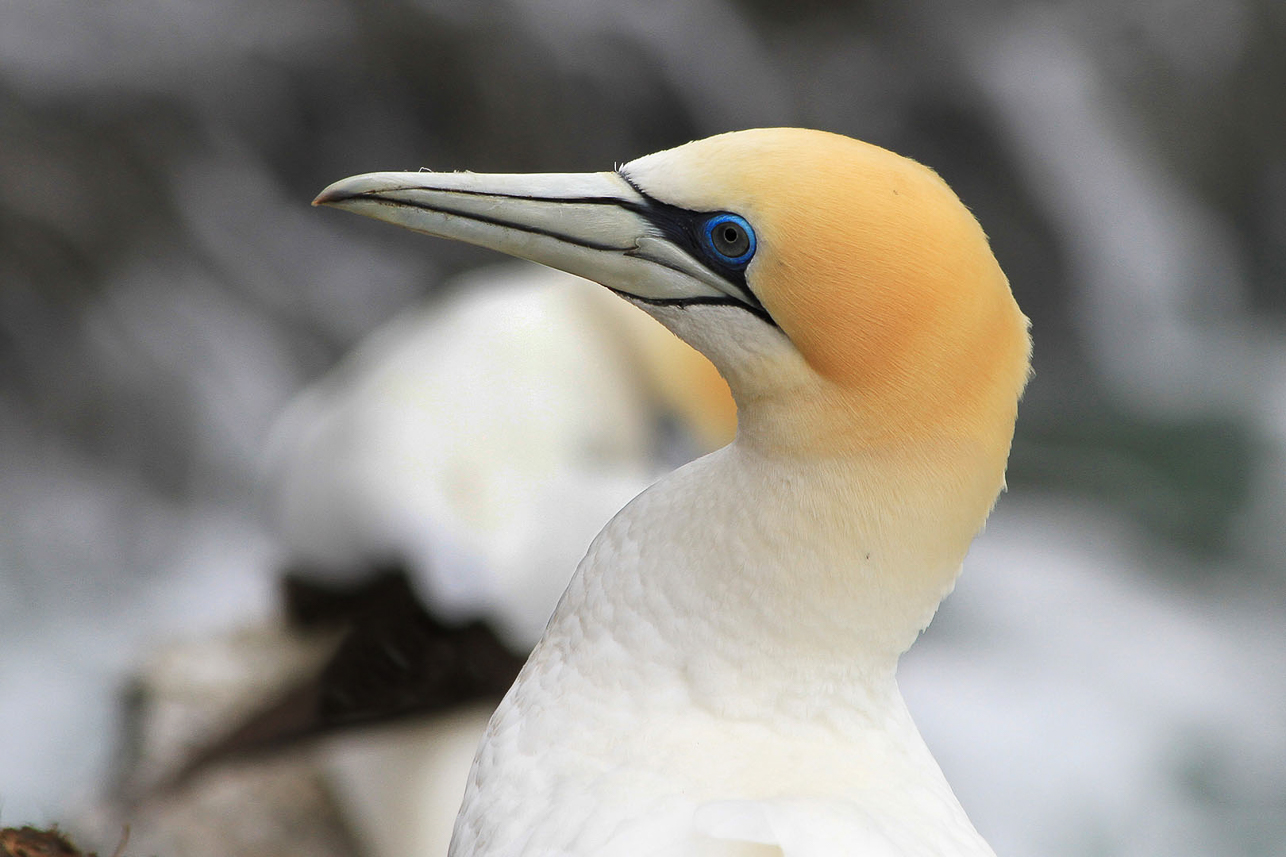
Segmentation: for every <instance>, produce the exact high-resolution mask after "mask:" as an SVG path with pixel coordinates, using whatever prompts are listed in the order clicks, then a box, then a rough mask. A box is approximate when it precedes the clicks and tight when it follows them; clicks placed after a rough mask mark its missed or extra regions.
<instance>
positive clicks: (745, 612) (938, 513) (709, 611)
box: [550, 438, 976, 718]
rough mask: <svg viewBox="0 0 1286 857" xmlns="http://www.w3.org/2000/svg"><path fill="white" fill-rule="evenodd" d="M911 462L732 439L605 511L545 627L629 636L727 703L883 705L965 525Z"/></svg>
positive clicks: (752, 706)
mask: <svg viewBox="0 0 1286 857" xmlns="http://www.w3.org/2000/svg"><path fill="white" fill-rule="evenodd" d="M906 466H907V462H904V461H901V460H895V459H891V458H880V457H877V456H870V457H866V458H854V457H845V458H836V459H830V460H812V461H800V460H795V459H784V458H782V457H780V456H776V455H765V454H764V453H763V452H761V451H759V450H757V449H756V448H755V447H754V444H753V443H750V442H747V440H746V439H744V438H739V439H738V440H737V441H736V442H734V443H733V444H732V445H731V446H728V447H725V448H724V449H722V450H719V451H718V452H715V453H712V454H711V455H708V456H706V457H705V458H702V459H698V460H697V461H695V462H693V463H692V464H689V465H688V466H686V467H684V468H682V469H680V470H678V471H676V472H675V473H672V474H670V475H669V476H668V477H666V478H665V479H662V480H661V481H660V482H658V483H657V484H656V485H654V486H653V487H652V488H650V489H649V490H648V491H646V492H644V494H642V495H640V497H639V498H637V499H636V500H635V501H634V502H633V503H631V504H630V505H629V506H627V507H626V508H625V509H624V510H622V511H621V513H620V514H618V515H617V517H616V518H614V519H613V520H612V522H611V523H610V524H609V525H608V526H607V528H606V529H605V530H604V532H603V533H602V535H600V537H599V538H598V539H597V540H596V541H595V543H594V545H593V546H592V547H591V549H590V553H589V555H588V556H587V557H586V560H585V562H584V563H583V564H582V566H581V568H580V570H579V572H578V575H577V577H576V579H575V580H574V581H573V583H572V586H571V587H570V588H569V590H568V594H567V596H566V597H565V598H564V601H563V603H562V604H561V605H560V607H559V611H558V613H557V614H556V615H555V618H554V621H553V622H552V623H551V626H550V633H551V634H553V635H556V636H561V637H563V638H565V639H570V638H586V637H593V636H595V635H606V636H608V637H610V638H613V639H615V640H617V641H620V642H621V643H622V644H627V641H635V640H638V641H640V645H645V648H646V651H647V653H648V656H649V659H648V663H649V667H651V668H659V669H661V670H663V671H666V672H668V673H669V674H674V673H678V674H680V675H682V676H683V681H684V685H685V688H686V690H687V691H688V692H690V693H692V694H693V695H694V696H695V697H696V698H697V700H698V701H700V702H701V704H703V705H704V706H707V707H710V708H715V709H718V710H719V711H720V712H721V713H722V714H725V715H729V716H737V715H738V714H739V713H742V714H744V715H745V716H751V715H753V714H754V713H755V712H763V711H772V710H774V709H776V710H779V711H781V710H787V711H791V712H794V713H795V714H796V715H799V716H802V717H809V718H816V717H825V718H834V717H838V718H849V717H863V716H869V715H871V714H872V713H879V712H887V711H889V710H891V709H890V705H891V702H890V700H892V699H895V698H896V687H895V685H894V682H893V675H894V671H895V668H896V664H897V658H898V656H899V655H900V654H901V653H902V652H903V651H905V650H906V648H907V647H908V646H910V644H911V643H912V642H913V641H914V639H915V637H916V635H917V634H918V633H919V631H920V630H921V629H922V628H923V627H924V626H925V625H927V624H928V621H929V619H930V618H932V615H933V612H934V611H935V610H936V608H937V605H938V602H939V601H940V600H941V598H942V596H943V595H945V594H946V592H947V591H949V590H950V588H951V586H952V585H953V582H954V580H955V576H956V573H957V571H958V569H959V566H960V562H961V560H962V558H963V556H964V552H965V550H966V548H967V546H968V541H969V537H970V536H972V531H970V532H969V533H968V534H967V535H962V536H961V537H958V538H957V537H953V536H951V535H950V534H951V533H953V532H954V531H955V530H957V529H958V528H957V527H955V526H954V525H953V524H952V523H951V522H950V521H948V520H946V519H947V518H949V517H950V513H949V512H948V511H947V510H945V509H944V508H942V506H943V505H944V503H943V502H942V498H940V497H932V496H929V494H930V492H925V491H922V490H919V489H918V488H917V483H916V482H915V480H908V479H906V478H905V475H906V471H905V467H906ZM644 523H645V524H646V526H645V527H644V526H642V524H644ZM975 529H976V527H975ZM604 603H606V604H609V605H611V607H610V609H609V610H606V611H604V610H603V609H602V607H601V605H602V604H604Z"/></svg>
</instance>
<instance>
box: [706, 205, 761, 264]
mask: <svg viewBox="0 0 1286 857" xmlns="http://www.w3.org/2000/svg"><path fill="white" fill-rule="evenodd" d="M704 234H705V242H706V246H707V247H708V248H710V250H712V251H713V252H714V254H715V256H716V257H717V258H718V259H719V260H720V261H723V262H725V263H727V264H729V265H744V264H745V263H746V262H749V261H750V257H751V256H753V255H755V230H753V229H751V228H750V224H749V223H747V222H746V219H745V218H744V217H739V216H737V215H735V214H716V215H714V216H713V217H711V218H710V219H709V220H707V221H706V223H705V230H704Z"/></svg>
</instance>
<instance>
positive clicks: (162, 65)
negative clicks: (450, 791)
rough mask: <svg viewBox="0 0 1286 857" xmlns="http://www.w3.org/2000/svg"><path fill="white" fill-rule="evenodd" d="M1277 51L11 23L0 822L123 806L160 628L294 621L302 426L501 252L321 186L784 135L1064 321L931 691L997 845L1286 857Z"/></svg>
mask: <svg viewBox="0 0 1286 857" xmlns="http://www.w3.org/2000/svg"><path fill="white" fill-rule="evenodd" d="M1283 44H1286V5H1283V4H1281V3H1279V2H1275V0H1219V2H1200V0H1126V2H1120V0H1082V2H1062V3H1059V2H1046V3H1018V2H1004V1H1003V0H987V2H975V3H964V2H958V0H911V2H892V0H873V1H872V2H857V3H841V2H831V0H653V2H648V3H634V2H628V0H540V2H530V3H527V2H519V0H508V1H507V2H506V0H380V2H373V3H361V2H356V0H266V2H264V0H254V2H251V0H217V2H196V0H98V2H86V0H11V1H10V2H7V3H5V4H4V5H3V7H2V8H0V824H5V825H15V824H22V823H26V822H48V821H64V822H70V820H71V819H73V818H74V817H76V815H77V813H79V812H81V811H83V808H84V807H86V806H89V805H91V804H93V803H94V802H95V801H97V800H99V799H100V798H101V796H102V794H103V793H104V791H105V790H106V789H108V788H109V782H110V777H111V773H112V763H111V761H112V754H113V752H114V751H115V750H114V748H116V747H117V745H118V743H119V735H120V733H121V730H122V728H123V720H124V718H125V713H124V712H125V710H126V709H125V707H124V706H123V704H122V698H123V690H122V689H123V688H124V686H125V682H126V679H127V677H128V676H130V675H132V674H133V673H135V672H136V671H137V670H139V669H140V668H141V665H142V664H144V663H145V662H147V661H148V660H149V659H150V658H152V657H153V653H154V652H155V651H157V649H158V647H162V646H165V645H173V644H175V643H176V642H180V641H189V640H199V639H203V638H212V637H215V636H217V635H220V634H225V633H229V632H231V631H232V630H233V629H237V628H244V627H249V626H253V625H255V624H256V623H265V622H268V621H269V620H270V619H271V618H272V616H273V614H274V610H275V607H274V598H275V591H276V590H275V582H274V581H275V577H276V575H277V573H278V572H279V570H280V568H281V566H282V563H283V562H284V561H285V560H286V557H285V555H284V551H283V549H282V547H281V543H280V541H279V539H278V537H277V536H276V535H275V534H274V531H273V529H272V522H271V521H270V520H269V518H268V517H267V516H265V514H264V511H263V503H262V493H263V492H262V485H261V464H260V462H261V457H262V455H263V450H264V447H265V443H266V440H267V435H268V432H269V429H270V427H271V426H272V424H273V423H274V421H275V420H276V419H277V417H278V415H279V414H280V412H281V410H282V408H283V407H284V405H285V404H286V403H287V402H288V401H289V400H290V398H291V397H292V395H293V394H295V393H296V392H297V391H298V390H299V389H300V388H301V387H302V385H304V384H305V383H306V382H308V381H310V380H312V379H314V378H316V377H317V376H319V375H320V374H321V373H323V372H324V371H325V370H327V369H328V368H330V367H331V366H332V365H334V364H335V362H336V361H337V360H338V359H339V358H340V357H341V356H342V355H344V354H345V353H346V352H347V351H348V350H349V349H350V348H351V347H352V346H354V345H355V344H356V343H357V342H358V341H359V340H361V338H362V337H363V336H364V335H365V334H367V333H369V332H370V331H371V330H372V329H374V328H375V327H376V326H377V325H378V324H380V323H381V322H384V321H386V320H388V319H390V318H391V317H393V316H394V315H395V314H396V313H398V311H399V310H401V309H404V308H406V307H408V306H409V305H411V304H412V303H413V302H414V301H416V300H418V299H420V298H422V297H424V296H425V295H432V294H436V293H439V292H441V291H442V289H439V284H440V283H442V282H444V281H445V280H446V279H447V278H448V277H450V276H451V275H453V274H456V273H458V272H461V271H464V270H466V269H470V268H473V267H476V266H478V265H480V264H483V263H488V262H491V261H494V259H493V257H491V256H489V255H488V254H486V253H484V252H483V251H480V250H475V249H473V248H469V247H464V246H462V245H457V244H453V243H448V242H439V241H431V240H429V239H425V238H423V237H421V236H416V235H413V234H411V233H409V232H400V231H398V230H395V229H391V228H389V227H387V226H386V225H381V224H375V223H369V222H366V221H363V220H360V219H358V218H352V217H348V216H345V215H340V214H336V213H334V212H327V211H318V210H313V209H310V208H309V207H308V202H309V201H310V200H311V199H312V197H313V195H315V194H316V193H317V191H319V190H320V189H321V188H322V187H323V186H325V185H326V184H328V183H329V182H331V181H333V180H335V179H338V178H341V177H343V176H347V175H351V174H354V173H358V172H365V171H369V170H377V169H415V168H418V167H420V166H431V167H434V168H443V169H453V168H469V169H473V170H477V171H500V172H508V171H572V170H598V169H606V168H610V167H611V166H612V165H613V164H614V163H620V162H624V161H626V160H629V159H631V158H633V157H635V156H638V155H641V154H644V153H647V152H650V151H654V150H657V149H660V148H664V147H668V146H671V145H675V144H678V143H681V142H684V141H687V140H689V139H693V138H697V137H703V136H706V135H709V134H712V133H717V132H720V131H725V130H731V129H736V128H744V127H752V126H760V125H782V124H789V125H804V126H813V127H818V128H824V129H828V130H833V131H838V132H842V133H845V134H850V135H852V136H856V137H860V138H862V139H865V140H868V141H870V142H873V143H877V144H879V145H882V146H886V147H889V148H892V149H894V150H897V151H899V152H902V153H904V154H907V155H909V156H912V157H914V158H916V159H918V160H921V161H923V162H925V163H927V164H929V165H931V166H933V167H934V168H935V169H937V170H938V171H939V172H940V173H941V174H942V175H943V177H944V178H945V179H946V180H947V181H948V182H949V183H950V184H951V185H952V186H953V187H954V188H955V189H956V190H957V192H958V193H959V194H960V195H961V197H962V198H963V199H964V200H965V202H966V203H967V204H968V205H969V206H970V207H971V208H972V209H973V211H974V212H975V213H976V214H977V215H978V217H979V219H980V220H981V222H982V223H983V225H984V227H985V228H986V229H987V231H988V233H989V235H990V236H991V239H992V242H993V246H994V248H995V251H996V254H997V256H998V257H999V259H1000V261H1001V264H1002V265H1003V266H1004V268H1005V270H1006V271H1007V272H1008V274H1009V277H1010V280H1011V282H1012V284H1013V288H1014V291H1015V293H1016V295H1017V297H1018V300H1019V302H1020V304H1021V305H1022V306H1023V308H1024V309H1025V311H1026V312H1027V314H1028V315H1029V316H1030V317H1031V319H1032V323H1033V334H1034V338H1035V343H1036V353H1035V369H1036V375H1035V379H1034V380H1033V382H1032V384H1031V386H1030V388H1029V390H1028V394H1027V397H1026V399H1025V401H1024V404H1023V408H1022V412H1021V418H1020V421H1019V428H1018V437H1017V439H1016V441H1015V447H1014V455H1013V461H1012V466H1011V472H1010V492H1009V494H1008V495H1007V496H1005V497H1003V498H1002V499H1001V502H1000V506H999V510H998V512H997V514H996V516H995V518H994V519H993V522H992V524H991V525H990V526H989V529H988V531H987V533H986V534H985V535H984V536H983V537H982V538H981V539H980V541H979V543H978V546H977V548H976V549H975V551H974V553H973V554H972V555H971V559H970V561H969V563H968V564H967V565H966V572H965V576H964V577H963V578H962V581H961V584H960V586H959V588H958V591H957V593H956V595H955V596H953V598H951V599H949V600H948V602H947V604H946V605H945V606H944V608H943V610H942V613H941V615H940V617H939V620H938V622H937V623H935V625H934V626H933V627H932V628H931V630H930V631H929V632H928V634H926V637H925V639H924V640H923V641H922V642H921V644H920V645H918V646H917V647H916V649H914V650H913V651H912V653H911V654H910V655H909V656H908V658H907V660H906V663H905V665H904V669H903V681H904V685H905V688H906V692H907V696H908V699H909V701H910V703H911V706H912V709H913V711H915V713H916V714H917V717H918V718H919V720H920V722H921V724H922V727H923V730H924V733H925V736H926V738H927V740H928V741H929V743H930V745H931V746H932V747H933V748H934V750H935V752H936V753H937V754H938V757H939V759H940V761H941V762H942V764H943V767H944V769H945V770H946V772H947V775H948V778H949V779H951V781H952V782H953V784H954V785H955V786H956V789H957V792H958V794H959V796H960V798H961V800H962V802H963V803H964V805H965V807H966V808H967V809H968V810H969V811H970V813H971V815H972V816H973V818H974V820H975V822H976V824H977V826H978V827H979V828H980V830H982V832H983V833H984V834H985V835H986V836H988V838H990V839H991V840H992V842H993V844H994V845H995V846H996V849H997V851H998V852H999V853H1001V854H1002V855H1013V857H1017V855H1055V856H1056V857H1061V855H1069V857H1070V855H1167V857H1179V855H1200V854H1219V855H1230V857H1231V855H1281V854H1286V628H1284V627H1283V622H1282V616H1283V608H1286V476H1284V469H1286V106H1283V105H1284V104H1286V101H1284V99H1283V96H1284V95H1286V51H1283V50H1282V46H1283ZM569 571H570V569H569ZM247 823H249V820H247ZM337 835H338V834H337ZM108 838H109V839H110V841H108V839H104V840H103V841H102V842H89V843H84V844H86V845H87V846H92V847H94V848H95V849H96V850H98V851H100V852H103V851H105V852H107V853H110V852H111V850H112V848H113V846H114V845H115V840H116V838H117V837H116V836H115V835H114V834H113V835H112V836H111V837H108ZM162 857H165V855H162Z"/></svg>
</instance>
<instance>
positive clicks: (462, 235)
mask: <svg viewBox="0 0 1286 857" xmlns="http://www.w3.org/2000/svg"><path fill="white" fill-rule="evenodd" d="M315 204H319V205H332V206H336V207H339V208H344V209H348V210H351V211H354V212H357V213H360V214H365V215H368V216H372V217H375V218H378V219H382V220H387V221H390V222H393V223H396V224H400V225H402V226H406V227H409V228H411V229H414V230H417V231H420V232H423V233H426V234H430V235H436V236H440V237H446V238H454V239H457V240H463V241H468V242H471V243H475V244H480V245H483V246H486V247H491V248H494V249H496V250H499V251H502V252H506V253H509V254H511V255H515V256H520V257H523V258H527V259H531V260H533V261H536V262H541V263H544V264H547V265H550V266H552V267H557V268H561V269H564V270H567V271H570V272H572V273H575V274H578V275H580V276H584V277H586V278H588V279H592V280H594V281H596V282H599V283H601V284H603V285H604V286H606V287H607V288H609V289H611V290H612V291H614V292H616V293H617V294H618V295H620V296H621V297H623V298H625V299H626V300H628V301H630V302H632V303H635V304H637V305H639V306H641V307H642V308H644V309H645V310H646V311H647V312H649V313H650V314H652V315H653V316H654V317H656V318H657V319H658V320H659V321H661V323H662V324H664V325H665V326H666V327H668V328H669V329H670V330H671V331H673V332H674V333H675V334H676V335H678V336H679V337H680V338H682V339H684V340H685V341H687V342H688V343H690V344H691V345H693V346H694V347H695V348H697V349H698V350H699V351H701V352H702V353H703V354H705V355H706V356H707V357H708V358H710V360H711V362H712V363H713V364H714V365H715V366H716V367H717V368H718V369H719V371H720V372H721V374H722V375H723V376H724V378H725V379H726V380H727V382H728V385H729V387H730V388H731V391H732V394H733V398H734V399H735V400H736V402H737V406H738V421H739V423H738V430H737V435H736V439H735V440H734V441H733V442H732V443H731V444H729V445H728V446H725V447H723V448H722V449H720V450H717V451H715V452H713V453H710V454H709V455H706V456H704V457H702V458H700V459H697V460H696V461H694V462H692V463H690V464H688V465H686V466H684V467H683V468H680V469H679V470H677V471H675V472H674V473H672V474H670V475H669V476H667V477H665V478H663V479H661V480H660V481H658V482H657V483H656V484H654V485H653V486H652V487H650V488H649V489H648V490H646V491H644V492H643V493H642V494H640V495H639V496H638V497H637V498H635V499H634V500H633V501H631V502H630V503H629V504H628V505H626V506H625V508H624V509H622V510H621V512H619V513H618V514H617V515H616V516H615V517H614V518H613V519H612V520H611V521H610V522H609V523H608V525H607V526H606V527H605V528H604V529H603V531H602V532H601V533H600V534H599V535H598V536H597V537H596V538H595V540H594V541H593V543H592V544H591V546H590V549H589V552H588V553H587V554H586V556H585V558H584V559H583V560H582V561H581V563H580V565H579V566H578V568H577V570H576V572H575V574H574V575H573V577H572V580H571V583H570V584H569V586H568V588H567V591H566V592H565V593H564V595H563V598H562V600H561V601H560V603H559V605H558V608H557V610H556V611H555V613H554V615H553V617H552V618H551V619H550V622H549V625H548V627H547V628H546V630H545V633H544V636H543V637H542V638H541V641H540V643H539V644H538V645H537V646H536V649H535V650H534V651H533V653H532V655H531V657H530V658H529V659H528V661H527V663H526V665H525V666H524V667H523V669H522V671H521V673H520V675H519V677H518V679H517V681H516V682H515V684H514V685H513V687H512V688H511V689H510V691H509V693H508V694H507V695H506V696H505V698H504V700H503V702H502V703H501V705H500V707H499V708H498V709H497V710H496V712H495V714H494V715H493V716H492V718H491V721H490V723H489V725H488V727H487V733H486V737H485V738H484V740H483V743H482V745H481V746H480V747H479V749H478V752H477V756H476V758H475V761H474V765H473V769H472V772H471V774H470V778H469V783H468V786H467V790H466V794H465V799H464V803H463V805H462V807H461V810H460V814H459V816H458V818H457V821H456V829H455V834H454V837H453V840H452V845H451V850H450V853H451V854H452V855H454V857H482V855H486V857H491V856H492V855H555V854H557V855H600V857H601V855H644V854H665V855H692V857H696V855H701V856H702V857H707V855H725V857H726V855H769V854H780V855H784V857H816V856H817V855H838V854H846V855H847V854H862V855H906V854H924V855H930V854H933V855H945V854H951V855H987V854H991V853H992V852H991V849H990V848H989V847H988V846H987V844H986V843H985V841H984V840H983V839H982V838H981V836H980V835H979V834H978V833H977V832H976V831H975V830H974V828H973V826H972V825H971V823H970V822H969V820H968V818H967V816H966V815H965V813H964V811H963V809H962V808H961V807H960V805H959V803H958V801H957V800H956V799H955V797H954V795H953V794H952V791H951V789H950V786H949V785H948V784H947V782H946V780H945V778H944V777H943V775H942V773H941V771H940V770H939V768H938V766H937V764H936V763H935V762H934V760H933V758H932V756H931V754H930V753H929V750H928V748H927V747H926V746H925V744H924V742H923V741H922V739H921V738H920V736H919V734H918V732H917V730H916V728H915V726H914V724H913V723H912V720H911V717H910V714H909V712H908V711H907V708H906V706H905V704H904V703H903V701H902V698H901V696H900V694H899V692H898V688H897V683H896V679H895V673H896V666H897V660H898V656H899V655H900V654H901V653H902V652H903V651H905V650H906V649H907V648H908V647H909V646H910V645H911V643H912V642H913V641H914V640H915V637H916V636H917V634H918V633H919V632H920V631H921V630H922V629H923V628H924V627H926V625H927V624H928V622H929V620H930V619H931V618H932V616H933V613H934V612H935V610H936V608H937V605H938V603H939V601H940V600H941V599H942V597H943V596H944V595H945V594H946V593H947V592H948V591H949V590H950V589H951V588H952V586H953V584H954V581H955V579H956V576H957V574H958V572H959V569H960V566H961V563H962V561H963V558H964V555H965V552H966V550H967V548H968V545H969V543H970V541H971V540H972V538H973V536H974V535H975V534H976V533H977V532H978V530H979V529H980V528H981V527H982V524H983V522H984V521H985V519H986V517H987V515H988V513H989V512H990V510H991V507H992V505H993V503H994V502H995V499H996V497H997V495H998V494H999V492H1000V490H1001V488H1002V487H1003V484H1004V470H1005V462H1006V459H1007V457H1008V452H1009V446H1010V441H1011V438H1012V434H1013V427H1014V421H1015V418H1016V414H1017V402H1018V399H1019V396H1020V394H1021V392H1022V389H1023V387H1024V385H1025V383H1026V378H1027V375H1028V371H1029V369H1028V366H1029V350H1030V346H1029V339H1028V335H1027V321H1026V319H1025V318H1024V316H1023V315H1022V313H1021V312H1020V311H1019V309H1018V307H1017V304H1016V303H1015V301H1014V299H1013V296H1012V294H1011V292H1010V289H1009V285H1008V282H1007V280H1006V278H1005V276H1004V274H1003V273H1002V271H1001V270H1000V267H999V265H998V264H997V262H996V260H995V258H994V256H993V255H992V253H991V250H990V248H989V246H988V243H987V239H986V236H985V235H984V234H983V231H982V229H981V227H980V226H979V225H978V223H977V221H976V220H975V219H974V217H973V216H972V215H971V214H970V213H969V211H968V210H967V209H966V208H965V207H964V205H963V204H962V203H961V202H960V201H959V199H958V198H957V197H956V196H955V194H954V193H953V192H952V191H951V190H950V189H949V188H948V187H947V185H946V184H945V183H944V182H943V181H942V180H941V179H940V178H939V177H938V176H937V175H936V174H935V173H933V172H932V171H931V170H929V169H927V168H925V167H923V166H921V165H919V164H917V163H915V162H913V161H910V160H908V159H906V158H902V157H900V156H898V155H896V154H893V153H891V152H889V151H887V150H884V149H881V148H879V147H876V146H872V145H869V144H866V143H862V142H860V141H857V140H853V139H850V138H847V137H843V136H840V135H836V134H830V133H825V132H819V131H809V130H802V129H788V128H779V129H758V130H751V131H741V132H734V133H729V134H723V135H719V136H716V137H711V138H708V139H705V140H700V141H696V142H692V143H688V144H686V145H683V146H679V147H677V148H674V149H670V150H666V151H663V152H659V153H656V154H653V155H648V156H645V157H643V158H640V159H638V160H635V161H631V162H630V163H627V164H625V165H624V166H622V167H620V168H619V169H617V170H614V171H612V172H601V173H593V174H537V175H479V174H472V173H432V172H420V173H370V174H366V175H361V176H355V177H352V178H349V179H345V180H342V181H340V182H337V183H335V184H333V185H331V186H330V187H328V188H327V189H326V190H324V191H323V192H322V193H321V195H319V196H318V197H317V199H316V200H315Z"/></svg>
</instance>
